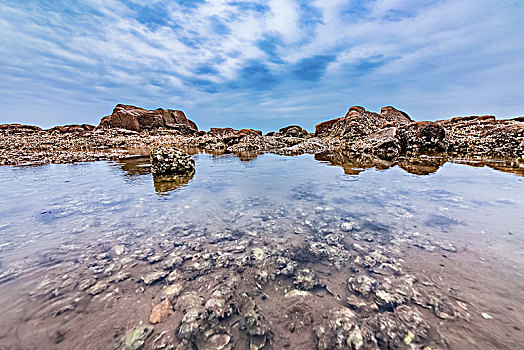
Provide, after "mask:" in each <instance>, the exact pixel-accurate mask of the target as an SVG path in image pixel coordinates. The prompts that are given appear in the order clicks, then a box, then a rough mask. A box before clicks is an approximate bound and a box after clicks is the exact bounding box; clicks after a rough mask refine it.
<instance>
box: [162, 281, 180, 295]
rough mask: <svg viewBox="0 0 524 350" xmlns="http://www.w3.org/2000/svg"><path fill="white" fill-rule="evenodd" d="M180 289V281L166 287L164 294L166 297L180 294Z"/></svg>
mask: <svg viewBox="0 0 524 350" xmlns="http://www.w3.org/2000/svg"><path fill="white" fill-rule="evenodd" d="M182 289H183V286H182V283H175V284H172V285H170V286H168V287H166V289H164V294H165V295H166V296H167V297H168V298H173V297H178V296H179V295H180V292H182Z"/></svg>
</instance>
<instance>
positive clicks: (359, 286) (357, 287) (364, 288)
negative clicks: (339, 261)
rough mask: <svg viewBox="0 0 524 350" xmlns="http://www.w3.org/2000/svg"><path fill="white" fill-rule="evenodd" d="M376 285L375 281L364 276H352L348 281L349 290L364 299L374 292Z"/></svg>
mask: <svg viewBox="0 0 524 350" xmlns="http://www.w3.org/2000/svg"><path fill="white" fill-rule="evenodd" d="M376 284H377V281H376V280H375V279H373V278H371V277H368V276H366V275H359V276H354V277H350V278H349V279H348V287H349V289H350V290H352V291H354V292H357V293H359V294H361V295H362V296H365V297H367V296H368V295H369V294H370V293H371V291H373V290H374V288H375V286H376Z"/></svg>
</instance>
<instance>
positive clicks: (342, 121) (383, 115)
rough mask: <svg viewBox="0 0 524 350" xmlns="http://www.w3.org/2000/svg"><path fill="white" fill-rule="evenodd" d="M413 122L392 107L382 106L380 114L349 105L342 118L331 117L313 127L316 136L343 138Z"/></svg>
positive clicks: (357, 136) (361, 135)
mask: <svg viewBox="0 0 524 350" xmlns="http://www.w3.org/2000/svg"><path fill="white" fill-rule="evenodd" d="M411 122H413V120H411V118H410V117H409V116H408V115H407V114H406V113H404V112H401V111H399V110H397V109H395V108H393V107H384V108H382V110H381V111H380V114H378V113H374V112H369V111H366V110H365V109H364V108H363V107H360V106H355V107H351V108H350V109H349V111H348V112H347V114H346V115H345V116H344V117H342V118H337V119H332V120H328V121H325V122H322V123H320V124H318V125H317V126H316V128H315V136H317V137H328V136H331V137H338V138H343V139H352V138H360V137H363V136H366V135H371V134H374V133H376V132H377V131H379V130H380V129H383V128H385V127H389V126H395V127H398V126H401V125H405V124H409V123H411Z"/></svg>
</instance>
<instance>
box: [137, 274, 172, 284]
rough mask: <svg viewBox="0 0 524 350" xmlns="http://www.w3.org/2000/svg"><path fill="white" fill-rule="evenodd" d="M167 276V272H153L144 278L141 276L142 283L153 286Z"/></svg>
mask: <svg viewBox="0 0 524 350" xmlns="http://www.w3.org/2000/svg"><path fill="white" fill-rule="evenodd" d="M168 274H169V272H168V271H153V272H150V273H148V274H146V275H145V276H142V277H141V278H142V281H144V283H145V284H148V285H149V284H153V283H154V282H156V281H158V280H160V279H162V278H164V277H166V276H167V275H168Z"/></svg>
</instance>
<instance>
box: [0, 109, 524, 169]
mask: <svg viewBox="0 0 524 350" xmlns="http://www.w3.org/2000/svg"><path fill="white" fill-rule="evenodd" d="M0 135H1V136H0V150H1V155H0V165H40V164H48V163H74V162H85V161H96V160H115V159H121V158H126V157H132V156H134V155H137V154H140V153H142V154H143V150H147V149H148V148H150V147H153V146H155V145H168V146H171V147H175V148H180V149H188V148H198V149H203V150H207V151H211V152H221V153H236V154H239V153H243V152H244V153H245V152H250V153H256V154H261V153H268V152H269V153H275V154H280V155H300V154H304V153H310V154H318V153H325V152H331V151H342V152H345V153H347V154H352V155H354V156H355V157H360V156H373V157H377V158H379V159H383V160H388V161H391V160H395V159H397V158H399V157H417V156H420V155H442V156H447V157H449V156H470V157H471V156H476V157H504V158H512V159H520V158H522V157H524V117H517V118H513V119H504V120H497V119H496V118H495V117H494V116H479V117H477V116H470V117H458V118H452V119H448V120H439V121H436V122H417V121H413V120H412V119H411V118H410V117H409V116H408V115H407V114H406V113H404V112H401V111H399V110H397V109H395V108H393V107H384V108H382V110H381V112H380V113H373V112H369V111H366V110H365V109H364V108H362V107H351V108H350V109H349V111H348V113H347V114H346V115H345V116H344V117H341V118H337V119H332V120H328V121H326V122H322V123H320V124H318V125H317V126H316V129H315V132H314V133H308V132H307V131H306V130H304V129H303V128H301V127H300V126H298V125H291V126H288V127H284V128H282V129H280V130H279V131H278V132H269V133H267V134H265V135H263V134H262V132H261V131H258V130H253V129H241V130H235V129H232V128H211V130H209V131H207V132H205V131H200V130H198V127H197V125H196V124H195V123H194V122H193V121H191V120H189V119H188V118H187V117H186V116H185V114H184V113H183V112H182V111H176V110H164V109H156V110H145V109H142V108H138V107H134V106H127V105H117V106H116V107H115V109H114V110H113V113H112V114H111V115H108V116H106V117H104V118H103V119H102V121H101V123H100V125H99V126H98V127H95V126H93V125H88V124H82V125H66V126H57V127H54V128H51V129H48V130H43V129H41V128H39V127H36V126H29V125H21V124H3V125H0ZM137 149H141V150H142V151H137ZM146 152H147V151H146Z"/></svg>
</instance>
